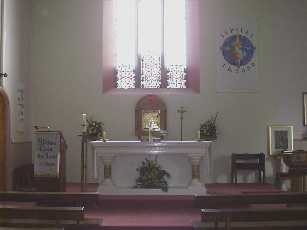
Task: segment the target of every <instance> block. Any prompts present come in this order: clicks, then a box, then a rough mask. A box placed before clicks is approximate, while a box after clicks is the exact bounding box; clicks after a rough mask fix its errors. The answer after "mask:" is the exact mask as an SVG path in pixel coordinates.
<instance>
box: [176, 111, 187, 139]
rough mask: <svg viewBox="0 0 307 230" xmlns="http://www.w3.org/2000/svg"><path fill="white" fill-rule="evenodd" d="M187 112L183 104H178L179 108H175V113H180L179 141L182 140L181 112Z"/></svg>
mask: <svg viewBox="0 0 307 230" xmlns="http://www.w3.org/2000/svg"><path fill="white" fill-rule="evenodd" d="M185 112H187V111H186V110H185V109H184V107H183V106H180V109H178V110H177V113H180V141H182V122H183V114H184V113H185Z"/></svg>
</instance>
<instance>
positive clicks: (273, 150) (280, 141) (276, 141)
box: [268, 125, 293, 155]
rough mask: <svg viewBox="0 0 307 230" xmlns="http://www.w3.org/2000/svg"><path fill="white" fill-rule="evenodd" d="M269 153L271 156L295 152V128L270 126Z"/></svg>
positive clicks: (290, 126)
mask: <svg viewBox="0 0 307 230" xmlns="http://www.w3.org/2000/svg"><path fill="white" fill-rule="evenodd" d="M268 147H269V148H268V152H269V154H270V155H274V154H278V153H282V152H283V151H292V150H293V126H292V125H270V126H269V127H268Z"/></svg>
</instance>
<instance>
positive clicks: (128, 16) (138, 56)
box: [103, 0, 199, 91]
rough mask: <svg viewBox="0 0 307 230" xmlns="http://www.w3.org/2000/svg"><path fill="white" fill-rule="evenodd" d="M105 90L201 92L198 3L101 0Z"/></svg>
mask: <svg viewBox="0 0 307 230" xmlns="http://www.w3.org/2000/svg"><path fill="white" fill-rule="evenodd" d="M103 9H104V10H103V14H104V17H103V19H104V20H103V21H104V23H103V74H104V76H103V89H104V91H108V90H111V89H116V88H117V89H128V90H129V89H136V88H142V89H161V88H162V89H163V88H165V89H186V88H189V89H193V90H195V91H199V64H198V63H199V53H198V50H199V45H198V44H199V38H198V29H199V27H198V12H197V11H198V0H111V1H110V0H104V5H103Z"/></svg>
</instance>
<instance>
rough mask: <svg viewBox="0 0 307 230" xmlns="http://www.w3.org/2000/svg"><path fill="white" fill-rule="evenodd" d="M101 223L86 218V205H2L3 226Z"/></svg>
mask: <svg viewBox="0 0 307 230" xmlns="http://www.w3.org/2000/svg"><path fill="white" fill-rule="evenodd" d="M99 224H100V222H99V220H94V219H92V220H90V219H85V216H84V207H44V206H22V205H16V204H14V205H0V226H1V227H14V228H64V229H95V228H98V227H99Z"/></svg>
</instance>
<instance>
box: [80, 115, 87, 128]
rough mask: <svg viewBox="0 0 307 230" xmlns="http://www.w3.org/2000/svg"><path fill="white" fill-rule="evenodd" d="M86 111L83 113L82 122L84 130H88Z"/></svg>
mask: <svg viewBox="0 0 307 230" xmlns="http://www.w3.org/2000/svg"><path fill="white" fill-rule="evenodd" d="M86 120H87V119H86V113H82V122H81V126H82V128H83V129H82V132H86V128H87V121H86Z"/></svg>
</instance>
